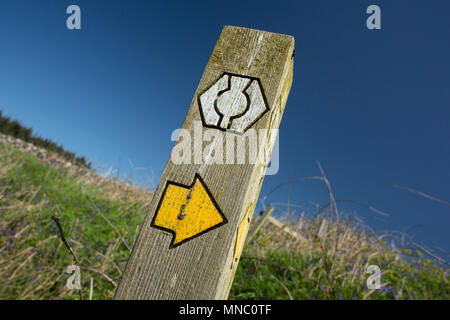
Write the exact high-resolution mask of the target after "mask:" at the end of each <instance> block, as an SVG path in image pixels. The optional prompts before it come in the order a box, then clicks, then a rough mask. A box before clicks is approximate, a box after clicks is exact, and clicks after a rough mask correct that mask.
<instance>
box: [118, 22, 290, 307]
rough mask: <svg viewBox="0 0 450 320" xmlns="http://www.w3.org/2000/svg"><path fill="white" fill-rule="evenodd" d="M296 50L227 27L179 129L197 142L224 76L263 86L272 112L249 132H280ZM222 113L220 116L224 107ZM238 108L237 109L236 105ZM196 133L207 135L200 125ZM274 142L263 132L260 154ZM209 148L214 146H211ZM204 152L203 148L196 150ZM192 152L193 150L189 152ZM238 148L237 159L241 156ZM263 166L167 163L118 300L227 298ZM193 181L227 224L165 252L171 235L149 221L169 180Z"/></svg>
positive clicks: (261, 161) (269, 36) (261, 159)
mask: <svg viewBox="0 0 450 320" xmlns="http://www.w3.org/2000/svg"><path fill="white" fill-rule="evenodd" d="M293 51H294V38H293V37H291V36H287V35H282V34H276V33H270V32H265V31H259V30H253V29H247V28H240V27H231V26H225V27H224V28H223V30H222V33H221V35H220V37H219V39H218V41H217V43H216V46H215V48H214V50H213V53H212V55H211V57H210V60H209V62H208V64H207V66H206V69H205V71H204V74H203V76H202V78H201V80H200V84H199V85H198V88H197V91H196V93H195V95H194V98H193V100H192V102H191V106H190V108H189V111H188V114H187V116H186V118H185V121H184V123H183V127H182V128H183V129H185V130H187V131H189V132H190V133H191V136H194V134H195V133H194V131H195V130H198V129H199V124H198V123H199V121H201V120H200V119H201V115H200V111H199V110H200V109H199V102H198V101H199V99H198V97H199V95H200V94H201V93H203V92H205V90H207V89H208V88H209V87H211V86H213V85H214V83H216V81H217V80H218V79H220V77H221V76H222V75H223V74H224V73H230V74H238V75H243V76H248V77H254V78H258V79H259V80H260V82H261V86H262V88H263V90H264V93H265V97H266V99H267V104H268V107H269V110H268V111H267V112H265V113H264V114H263V115H262V116H261V117H260V118H259V119H258V120H257V121H256V122H255V123H254V124H253V125H252V128H254V129H256V130H259V129H278V127H279V124H280V121H281V116H282V114H283V111H284V107H285V104H286V101H287V97H288V94H289V90H290V87H291V84H292V76H293ZM220 107H221V108H222V109H223V108H224V105H223V104H221V106H220ZM235 108H237V109H239V108H241V107H240V106H239V103H238V102H236V103H235ZM227 121H228V120H227ZM200 124H201V122H200ZM200 129H203V130H206V129H207V128H204V127H203V128H202V126H201V125H200ZM207 130H215V131H219V130H217V129H207ZM222 133H223V134H225V133H224V132H222ZM226 134H230V133H226ZM275 138H276V133H275V132H273V131H271V130H268V131H266V133H265V136H264V139H262V140H261V139H259V140H258V141H259V142H258V143H259V148H258V150H261V148H266V150H268V151H269V152H268V155H270V154H271V151H272V147H273V144H274V142H275ZM179 142H180V141H177V144H178V143H179ZM212 143H218V142H217V141H216V139H215V140H214V142H212ZM194 144H195V142H194ZM203 145H205V144H203ZM203 145H202V144H200V148H201V147H203ZM195 148H196V146H195V145H194V152H195ZM197 148H198V146H197ZM235 149H236V150H234V152H235V153H237V152H238V151H237V150H238V149H237V148H235ZM248 153H249V154H250V153H251V152H250V151H249V152H248ZM235 155H236V156H237V154H235ZM203 156H204V157H205V158H208V157H209V156H211V155H210V154H208V153H207V154H206V155H203ZM193 158H195V156H194V155H193ZM268 159H269V158H268V157H267V154H266V155H265V154H264V152H259V153H258V154H257V160H258V161H257V162H256V163H248V161H247V162H246V163H245V164H227V163H212V164H211V163H205V161H196V160H195V159H193V161H192V163H191V164H184V163H183V164H175V163H174V162H173V161H172V160H171V159H169V161H168V162H167V164H166V167H165V170H164V172H163V174H162V177H161V180H160V182H159V185H158V187H157V189H156V191H155V194H154V197H153V199H152V202H151V204H150V209H149V213H148V215H147V216H146V218H145V221H144V223H143V225H142V227H141V231H140V233H139V236H138V239H137V241H136V244H135V246H134V249H133V252H132V254H131V256H130V258H129V261H128V263H127V267H126V270H125V272H124V274H123V277H122V279H121V282H120V284H119V287H118V289H117V291H116V294H115V299H226V298H227V297H228V293H229V290H230V288H231V284H232V281H233V277H234V273H235V271H236V267H237V264H238V260H239V256H240V252H241V250H242V248H241V246H243V243H244V241H240V242H239V243H238V241H237V235H238V229H239V233H240V236H241V237H242V234H243V237H244V239H245V235H246V234H247V232H248V222H249V220H250V219H251V217H252V215H253V211H254V208H255V205H256V201H257V198H258V195H259V191H260V188H261V185H262V181H263V178H264V173H265V170H266V168H267V162H268ZM197 160H198V159H197ZM196 174H197V175H199V176H201V178H202V179H203V181H204V183H205V185H206V186H207V188H208V189H209V191H210V193H211V195H212V196H213V197H214V199H215V201H216V203H217V205H218V206H219V207H220V209H221V211H222V212H223V214H224V216H225V217H226V220H227V223H226V224H223V225H221V226H220V227H218V228H215V229H214V230H211V231H208V232H206V233H204V234H202V235H201V236H198V237H195V238H193V239H192V240H189V241H187V242H186V243H183V244H181V245H179V246H177V247H174V248H171V249H169V245H170V243H171V241H172V238H173V236H172V235H171V234H169V233H167V232H163V231H161V230H158V229H156V228H153V227H152V226H151V222H152V219H153V218H154V215H155V212H156V211H157V207H158V204H159V202H160V201H161V197H162V194H163V191H164V190H165V187H166V185H167V183H168V181H171V182H176V183H179V184H182V185H186V186H188V185H191V184H192V182H193V179H194V176H195V175H196Z"/></svg>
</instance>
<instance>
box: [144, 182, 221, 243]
mask: <svg viewBox="0 0 450 320" xmlns="http://www.w3.org/2000/svg"><path fill="white" fill-rule="evenodd" d="M225 223H227V219H226V218H225V216H224V215H223V213H222V211H221V210H220V208H219V206H218V205H217V203H216V202H215V200H214V198H213V196H212V195H211V192H210V191H209V190H208V188H207V187H206V185H205V183H204V182H203V180H202V178H201V177H200V175H198V174H196V175H195V178H194V181H193V182H192V184H191V185H190V186H185V185H182V184H179V183H176V182H171V181H167V184H166V187H165V189H164V192H163V194H162V196H161V200H160V201H159V204H158V207H157V208H156V212H155V215H154V216H153V220H152V223H151V226H152V227H154V228H157V229H161V230H163V231H167V232H170V233H172V234H173V238H172V242H171V243H170V247H169V249H171V248H173V247H176V246H178V245H180V244H182V243H184V242H186V241H188V240H191V239H193V238H194V237H197V236H199V235H201V234H204V233H205V232H208V231H210V230H212V229H214V228H217V227H219V226H221V225H223V224H225Z"/></svg>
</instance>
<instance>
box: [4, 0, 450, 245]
mask: <svg viewBox="0 0 450 320" xmlns="http://www.w3.org/2000/svg"><path fill="white" fill-rule="evenodd" d="M71 4H77V5H79V6H80V8H81V14H82V22H81V23H82V30H81V31H69V30H68V29H67V28H66V18H67V16H68V15H67V14H66V8H67V7H68V6H69V5H71ZM371 4H376V5H378V6H380V8H381V20H382V21H381V26H382V29H381V30H368V29H367V28H366V19H367V16H368V15H367V14H366V8H367V7H368V6H369V5H371ZM449 15H450V2H449V1H447V0H441V1H439V0H434V1H428V2H425V1H401V0H398V1H374V0H371V1H364V0H354V1H349V0H348V1H317V0H316V1H313V0H311V1H276V2H274V1H227V2H219V1H208V2H206V1H179V2H178V1H137V0H134V1H111V0H110V1H101V0H96V1H82V0H73V1H63V0H58V1H56V0H55V1H22V0H14V1H12V0H8V1H5V0H0V109H2V110H3V112H4V113H5V114H7V115H9V116H11V117H13V118H16V119H19V120H20V121H21V122H23V123H24V124H25V125H27V126H31V127H33V128H34V129H35V131H36V132H38V133H39V134H41V135H42V136H44V137H49V138H51V139H53V140H54V141H56V142H58V143H61V144H63V145H64V147H65V148H67V149H68V150H71V151H75V152H76V153H77V154H79V155H83V156H85V157H86V158H88V159H92V160H94V161H95V162H96V163H104V164H106V165H112V166H115V167H119V165H120V170H121V172H125V173H127V172H129V170H130V166H129V164H128V159H131V161H132V162H133V163H134V164H135V166H136V167H145V168H147V169H149V168H151V170H152V171H153V174H154V179H155V183H157V182H158V180H159V177H160V175H161V173H162V171H163V169H164V166H165V164H166V162H167V160H168V158H169V155H170V152H171V149H172V147H173V142H171V141H170V135H171V133H172V131H173V130H174V129H176V128H179V127H180V126H181V125H182V123H183V120H184V117H185V115H186V112H187V109H188V107H189V104H190V102H191V100H192V98H193V95H194V93H195V90H196V88H197V85H198V83H199V81H200V78H201V75H202V73H203V70H204V68H205V66H206V63H207V62H208V59H209V56H210V54H211V52H212V49H213V47H214V44H215V42H216V40H217V38H218V36H219V34H220V31H221V29H222V27H223V26H224V25H237V26H244V27H250V28H256V29H262V30H267V31H273V32H279V33H285V34H290V35H293V36H294V37H295V40H296V55H295V66H294V83H293V86H292V89H291V93H290V96H289V99H288V103H287V106H286V110H285V114H284V117H283V120H282V124H281V127H280V171H279V173H278V174H277V175H275V176H269V177H266V179H265V181H264V184H263V188H262V191H261V194H262V195H263V194H265V193H267V192H269V191H270V190H271V189H272V188H273V187H275V186H276V185H278V184H279V183H282V182H284V181H286V180H289V179H292V178H296V177H303V176H312V175H318V174H319V171H318V169H317V166H316V163H315V162H316V161H320V162H321V163H322V165H323V167H324V169H325V172H326V174H327V176H328V178H329V179H330V181H331V183H332V187H333V190H334V192H335V196H336V198H338V199H351V200H355V201H361V202H365V203H368V204H370V205H372V206H374V207H376V208H378V209H380V210H382V211H385V212H388V213H390V217H388V218H383V221H380V220H376V219H374V218H373V215H372V214H371V213H370V211H367V210H366V209H364V208H360V207H357V206H354V205H348V204H347V205H345V206H344V207H343V208H345V209H346V210H348V211H357V212H358V214H359V215H360V216H361V217H363V218H365V219H367V220H368V221H370V223H371V224H372V225H373V226H374V227H375V228H377V229H393V230H408V228H412V229H410V234H411V235H414V237H415V239H416V240H417V241H420V242H424V243H425V244H427V245H430V246H440V247H442V248H445V249H446V250H450V237H449V232H448V230H449V226H450V211H449V208H448V207H446V206H444V205H442V204H439V203H436V202H433V201H430V200H427V199H424V198H421V197H419V196H417V195H414V194H411V193H408V192H406V191H402V190H398V189H393V188H392V187H390V184H397V185H401V186H406V187H410V188H413V189H416V190H420V191H422V192H424V193H427V194H430V195H433V196H435V197H437V198H440V199H443V200H447V201H449V200H450V195H449V184H450V182H449V180H450V179H449V178H450V172H449V168H448V165H449V158H450V147H449V143H448V141H449V136H450V135H449V124H450V121H449V119H450V89H449V84H450V60H449V57H450V23H449V22H448V21H449V19H448V18H449ZM136 174H143V173H142V172H136ZM141 178H142V179H144V178H145V177H143V176H141ZM136 179H137V180H139V179H140V178H139V177H136ZM288 194H289V199H290V201H291V202H292V203H296V204H299V205H305V206H309V205H310V203H311V202H317V203H324V202H326V201H327V193H326V189H325V187H324V186H323V185H322V184H320V183H317V182H299V183H296V184H294V185H292V186H291V188H290V189H289V187H285V188H281V189H280V190H278V191H277V192H275V193H274V194H272V195H271V196H270V198H269V199H268V201H272V202H286V201H287V200H288Z"/></svg>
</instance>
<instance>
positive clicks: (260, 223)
mask: <svg viewBox="0 0 450 320" xmlns="http://www.w3.org/2000/svg"><path fill="white" fill-rule="evenodd" d="M273 210H274V207H273V206H272V205H270V204H269V205H268V206H267V208H266V210H264V212H263V213H262V214H261V216H260V217H259V218H258V221H256V225H255V226H254V227H253V228H251V230H250V231H249V232H248V235H247V239H246V240H245V243H246V244H247V243H250V241H252V238H253V237H254V236H256V234H257V233H258V231H259V229H261V228H262V226H263V225H264V222H266V221H267V219H268V218H269V216H270V215H271V214H272V212H273Z"/></svg>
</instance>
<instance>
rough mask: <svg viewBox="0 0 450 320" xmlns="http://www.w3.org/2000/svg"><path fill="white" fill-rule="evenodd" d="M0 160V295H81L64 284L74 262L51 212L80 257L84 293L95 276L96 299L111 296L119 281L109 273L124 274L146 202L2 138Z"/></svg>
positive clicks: (22, 297) (6, 296) (38, 297)
mask: <svg viewBox="0 0 450 320" xmlns="http://www.w3.org/2000/svg"><path fill="white" fill-rule="evenodd" d="M0 163H1V165H0V168H1V169H0V170H1V171H0V298H1V299H78V298H79V296H78V293H77V292H73V291H72V292H70V291H69V290H68V289H67V288H66V285H65V284H66V281H67V278H68V275H67V274H65V271H66V269H67V266H69V265H72V264H74V262H73V258H72V256H71V255H70V253H69V251H68V250H67V249H66V248H65V247H64V245H63V243H62V241H61V238H60V236H59V233H58V229H57V227H56V224H55V222H54V221H53V220H52V219H51V217H52V216H56V217H58V219H59V220H60V222H61V225H62V228H63V230H64V233H65V236H66V239H67V241H69V243H70V244H71V246H72V247H73V249H74V251H75V253H76V255H77V257H78V259H79V262H80V266H81V282H82V284H84V285H83V286H82V287H83V295H84V296H85V297H86V296H88V294H89V284H90V278H91V277H93V278H94V290H93V299H109V298H111V297H112V296H113V293H114V290H115V286H114V284H113V283H111V282H110V281H108V280H107V278H106V277H105V276H104V275H106V276H107V277H109V278H110V279H112V280H113V281H114V282H116V283H117V281H118V280H119V278H120V275H121V272H122V270H123V268H124V265H125V263H126V259H127V258H128V256H129V254H130V248H131V247H132V243H133V242H134V241H135V237H136V235H137V232H138V228H139V226H140V224H141V223H142V221H143V218H144V216H145V213H146V210H145V204H143V203H138V202H132V201H130V200H128V198H126V197H123V198H119V197H117V196H114V197H111V196H110V195H108V194H105V192H104V191H103V190H102V188H101V187H100V186H95V185H91V184H87V183H83V181H81V179H79V178H78V177H74V176H71V175H70V174H68V173H66V172H65V171H62V170H59V169H57V168H54V167H52V166H49V165H46V164H42V163H40V162H38V161H37V160H36V159H35V158H34V157H33V156H31V155H28V154H25V153H22V152H20V151H18V150H15V149H12V148H10V147H9V146H6V145H5V144H1V143H0ZM148 196H149V198H151V195H150V194H149V195H148ZM111 198H113V199H111ZM83 267H89V268H90V269H91V270H95V271H91V270H85V269H83Z"/></svg>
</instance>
